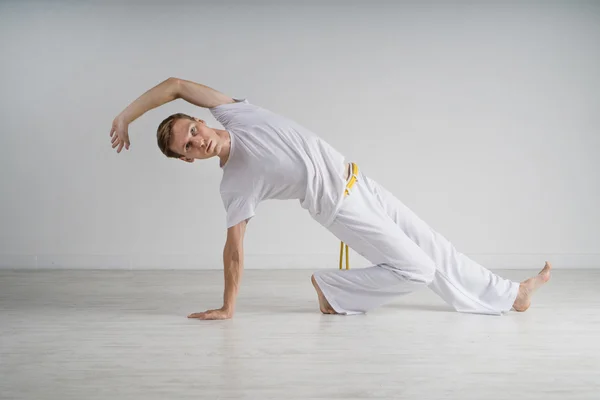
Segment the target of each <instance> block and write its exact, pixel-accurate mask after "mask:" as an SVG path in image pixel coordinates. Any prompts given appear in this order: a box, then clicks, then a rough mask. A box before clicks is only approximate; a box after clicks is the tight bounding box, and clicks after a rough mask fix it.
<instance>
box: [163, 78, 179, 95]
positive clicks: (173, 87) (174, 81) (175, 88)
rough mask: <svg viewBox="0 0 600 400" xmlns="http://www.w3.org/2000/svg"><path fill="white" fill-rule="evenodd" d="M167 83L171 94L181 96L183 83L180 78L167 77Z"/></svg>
mask: <svg viewBox="0 0 600 400" xmlns="http://www.w3.org/2000/svg"><path fill="white" fill-rule="evenodd" d="M165 83H166V85H167V86H168V88H169V91H170V92H171V94H172V95H173V96H174V97H176V98H179V97H180V95H181V84H182V80H181V79H179V78H175V77H173V76H172V77H170V78H167V79H166V80H165Z"/></svg>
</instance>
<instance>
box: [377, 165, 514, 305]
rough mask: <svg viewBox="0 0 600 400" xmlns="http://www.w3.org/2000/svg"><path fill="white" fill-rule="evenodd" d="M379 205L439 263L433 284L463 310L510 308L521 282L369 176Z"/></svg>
mask: <svg viewBox="0 0 600 400" xmlns="http://www.w3.org/2000/svg"><path fill="white" fill-rule="evenodd" d="M366 179H367V182H368V184H369V186H370V187H371V188H372V189H373V192H374V195H375V197H376V198H377V201H378V204H379V205H380V206H381V207H383V208H384V209H385V210H386V213H387V214H388V216H390V218H391V219H392V220H393V221H394V223H395V224H396V225H397V226H399V227H400V228H401V229H402V230H403V231H404V232H405V233H406V235H407V236H408V237H409V238H410V239H411V240H412V241H414V242H415V243H416V244H417V245H418V246H419V247H420V248H421V249H422V250H423V251H424V252H425V253H426V254H427V255H428V256H429V257H430V258H431V259H432V260H433V262H434V263H435V266H436V272H435V277H434V279H433V281H432V282H431V284H430V285H429V287H430V288H431V289H432V290H433V291H434V292H435V293H437V294H438V295H439V296H440V297H441V298H442V299H443V300H444V301H446V302H447V303H448V304H449V305H451V306H452V307H454V309H456V310H457V311H460V312H471V313H481V314H496V315H497V314H501V313H503V312H507V311H510V309H511V308H512V305H513V303H514V301H515V298H516V297H517V294H518V290H519V283H518V282H512V281H510V280H507V279H504V278H501V277H500V276H498V275H496V274H493V273H492V272H491V271H489V270H487V269H486V268H484V267H483V266H481V265H479V264H478V263H477V262H475V261H473V260H471V259H470V258H469V257H467V256H466V255H464V254H462V253H460V252H459V251H457V250H456V248H455V247H454V246H453V245H452V243H450V241H448V240H447V239H446V238H445V237H443V236H442V235H441V234H439V233H438V232H436V231H434V230H433V229H432V228H431V227H430V226H429V225H428V224H427V223H425V222H424V221H423V220H422V219H420V218H419V217H418V216H417V215H416V214H415V213H414V212H413V211H412V210H410V209H409V208H408V207H407V206H406V205H404V204H403V203H402V202H401V201H400V200H398V199H397V198H396V197H395V196H394V195H393V194H391V193H390V192H389V191H387V190H386V189H385V188H383V187H382V186H381V185H379V184H378V183H377V182H375V181H373V180H372V179H369V178H368V177H367V178H366Z"/></svg>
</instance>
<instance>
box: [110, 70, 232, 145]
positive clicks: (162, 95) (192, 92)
mask: <svg viewBox="0 0 600 400" xmlns="http://www.w3.org/2000/svg"><path fill="white" fill-rule="evenodd" d="M176 99H183V100H185V101H187V102H188V103H191V104H194V105H197V106H198V107H204V108H212V107H216V106H218V105H221V104H227V103H233V102H234V100H233V99H232V98H231V97H229V96H227V95H225V94H223V93H221V92H219V91H217V90H215V89H213V88H210V87H208V86H205V85H202V84H200V83H196V82H192V81H187V80H184V79H178V78H169V79H167V80H165V81H163V82H161V83H159V84H158V85H156V86H154V87H153V88H152V89H149V90H148V91H146V92H145V93H144V94H142V95H141V96H140V97H138V98H137V99H136V100H135V101H133V102H132V103H131V104H129V105H128V106H127V107H126V108H125V109H124V110H123V111H121V113H120V114H119V115H117V117H116V118H115V119H114V121H113V124H112V127H111V130H110V136H111V137H112V138H113V139H112V144H113V146H112V147H113V149H114V148H115V147H117V146H119V149H118V150H117V152H118V153H120V152H121V149H122V148H123V146H125V147H126V148H127V149H129V146H130V142H129V133H128V126H129V124H131V123H132V122H133V121H135V120H136V119H138V118H139V117H141V116H142V115H144V114H145V113H146V112H148V111H150V110H152V109H154V108H157V107H160V106H162V105H163V104H166V103H169V102H171V101H173V100H176ZM114 133H116V135H114Z"/></svg>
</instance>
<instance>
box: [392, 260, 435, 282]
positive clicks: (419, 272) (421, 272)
mask: <svg viewBox="0 0 600 400" xmlns="http://www.w3.org/2000/svg"><path fill="white" fill-rule="evenodd" d="M393 271H394V272H395V273H397V274H398V275H400V276H401V277H403V278H405V279H409V280H411V281H413V282H415V283H421V284H423V285H425V286H427V285H429V284H430V283H431V282H433V279H434V278H435V271H436V268H435V264H434V263H433V261H431V260H422V261H420V262H418V261H415V262H413V263H411V264H410V268H406V266H394V267H393Z"/></svg>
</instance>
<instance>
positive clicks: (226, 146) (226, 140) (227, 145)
mask: <svg viewBox="0 0 600 400" xmlns="http://www.w3.org/2000/svg"><path fill="white" fill-rule="evenodd" d="M215 131H216V132H217V135H219V137H220V138H221V140H222V141H223V147H222V148H221V151H220V152H219V159H220V162H219V165H220V166H221V167H223V165H225V163H226V162H227V160H229V154H230V153H231V135H230V134H229V132H227V131H224V130H221V129H215Z"/></svg>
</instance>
